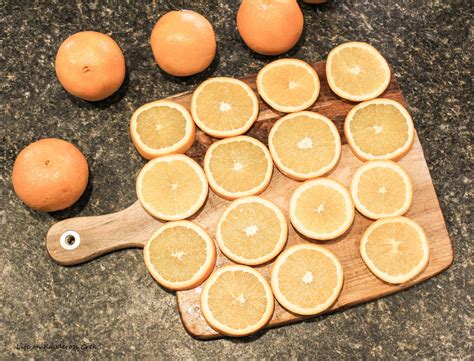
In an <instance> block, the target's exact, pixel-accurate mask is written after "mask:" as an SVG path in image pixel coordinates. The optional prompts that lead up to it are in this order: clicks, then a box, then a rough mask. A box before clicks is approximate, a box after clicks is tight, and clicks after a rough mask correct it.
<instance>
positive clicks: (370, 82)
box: [326, 42, 391, 102]
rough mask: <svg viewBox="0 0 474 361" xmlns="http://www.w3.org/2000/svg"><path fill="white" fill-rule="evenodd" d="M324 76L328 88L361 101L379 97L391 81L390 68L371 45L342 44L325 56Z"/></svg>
mask: <svg viewBox="0 0 474 361" xmlns="http://www.w3.org/2000/svg"><path fill="white" fill-rule="evenodd" d="M326 76H327V80H328V84H329V87H330V88H331V90H332V91H333V92H334V93H336V94H337V95H339V96H340V97H341V98H344V99H348V100H352V101H355V102H360V101H364V100H369V99H373V98H376V97H378V96H379V95H380V94H382V93H383V92H384V91H385V89H387V87H388V85H389V84H390V77H391V75H390V67H389V66H388V63H387V61H386V60H385V58H384V57H383V56H382V55H381V54H380V53H379V52H378V51H377V49H375V48H374V47H373V46H372V45H369V44H366V43H359V42H349V43H345V44H341V45H339V46H337V47H335V48H334V49H332V50H331V52H330V53H329V55H328V58H327V61H326Z"/></svg>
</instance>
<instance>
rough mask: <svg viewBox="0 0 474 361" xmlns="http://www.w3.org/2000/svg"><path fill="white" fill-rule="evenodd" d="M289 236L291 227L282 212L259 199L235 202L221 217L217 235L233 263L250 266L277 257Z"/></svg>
mask: <svg viewBox="0 0 474 361" xmlns="http://www.w3.org/2000/svg"><path fill="white" fill-rule="evenodd" d="M287 236H288V225H287V223H286V219H285V216H284V215H283V213H282V211H281V210H280V209H279V208H278V207H277V206H276V205H274V204H273V203H272V202H270V201H267V200H265V199H263V198H260V197H246V198H240V199H237V200H235V201H234V202H232V204H231V205H230V206H229V207H228V208H227V209H226V210H225V211H224V214H223V215H222V217H221V218H220V220H219V223H218V224H217V232H216V239H217V244H218V245H219V248H220V249H221V251H222V253H224V254H225V255H226V256H227V257H228V258H229V259H231V260H233V261H234V262H237V263H242V264H246V265H251V266H253V265H259V264H262V263H265V262H268V261H270V260H271V259H273V258H274V257H276V256H277V255H278V253H280V252H281V250H282V249H283V247H284V246H285V243H286V239H287Z"/></svg>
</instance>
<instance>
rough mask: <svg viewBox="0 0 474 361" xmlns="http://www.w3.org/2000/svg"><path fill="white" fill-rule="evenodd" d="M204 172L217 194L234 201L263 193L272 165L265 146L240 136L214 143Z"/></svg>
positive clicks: (205, 161) (206, 157)
mask: <svg viewBox="0 0 474 361" xmlns="http://www.w3.org/2000/svg"><path fill="white" fill-rule="evenodd" d="M204 170H205V172H206V176H207V179H208V180H209V185H210V186H211V188H212V190H213V191H214V192H216V193H217V194H218V195H220V196H221V197H223V198H226V199H235V198H241V197H246V196H250V195H255V194H259V193H261V192H263V191H264V190H265V188H267V186H268V184H269V183H270V179H271V177H272V172H273V163H272V158H271V155H270V152H269V151H268V149H267V147H265V145H264V144H263V143H261V142H259V141H258V140H256V139H255V138H252V137H248V136H244V135H241V136H239V137H233V138H227V139H223V140H220V141H217V142H215V143H213V144H212V145H211V146H210V147H209V149H208V150H207V152H206V155H205V157H204Z"/></svg>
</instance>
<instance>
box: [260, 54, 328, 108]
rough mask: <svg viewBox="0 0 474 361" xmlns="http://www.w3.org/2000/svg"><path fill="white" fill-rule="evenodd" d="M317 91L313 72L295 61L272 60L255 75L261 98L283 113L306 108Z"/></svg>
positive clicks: (310, 68) (313, 99) (315, 77)
mask: <svg viewBox="0 0 474 361" xmlns="http://www.w3.org/2000/svg"><path fill="white" fill-rule="evenodd" d="M319 88H320V84H319V77H318V74H317V73H316V70H314V69H313V68H312V67H311V65H309V64H308V63H305V62H304V61H301V60H298V59H279V60H275V61H273V62H271V63H270V64H267V65H265V66H264V67H263V68H262V69H261V70H260V71H259V72H258V75H257V89H258V93H259V94H260V96H261V97H262V99H263V100H265V102H267V104H268V105H270V106H271V107H272V108H273V109H275V110H278V111H280V112H283V113H293V112H298V111H300V110H305V109H307V108H309V107H310V106H311V105H312V104H313V103H314V102H315V101H316V99H317V98H318V95H319Z"/></svg>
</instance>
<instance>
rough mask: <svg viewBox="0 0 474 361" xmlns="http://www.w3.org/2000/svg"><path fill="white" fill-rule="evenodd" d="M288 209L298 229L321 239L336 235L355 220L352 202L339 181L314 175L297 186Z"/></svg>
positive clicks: (311, 236)
mask: <svg viewBox="0 0 474 361" xmlns="http://www.w3.org/2000/svg"><path fill="white" fill-rule="evenodd" d="M289 213H290V220H291V223H292V224H293V226H294V227H295V228H296V230H297V231H298V232H300V233H302V234H303V235H305V236H306V237H309V238H312V239H317V240H321V241H324V240H328V239H333V238H337V237H339V236H340V235H342V234H343V233H344V232H346V231H347V230H348V229H349V227H350V226H351V225H352V222H353V221H354V203H353V202H352V199H351V196H350V194H349V191H348V190H347V189H346V187H344V186H343V185H342V184H341V183H339V182H338V181H335V180H332V179H329V178H317V179H313V180H310V181H306V182H304V183H303V184H302V185H300V186H299V187H298V188H296V190H295V191H294V192H293V195H292V196H291V200H290V210H289Z"/></svg>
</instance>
